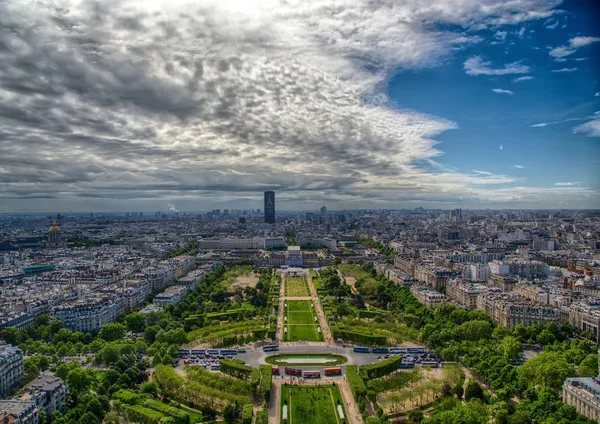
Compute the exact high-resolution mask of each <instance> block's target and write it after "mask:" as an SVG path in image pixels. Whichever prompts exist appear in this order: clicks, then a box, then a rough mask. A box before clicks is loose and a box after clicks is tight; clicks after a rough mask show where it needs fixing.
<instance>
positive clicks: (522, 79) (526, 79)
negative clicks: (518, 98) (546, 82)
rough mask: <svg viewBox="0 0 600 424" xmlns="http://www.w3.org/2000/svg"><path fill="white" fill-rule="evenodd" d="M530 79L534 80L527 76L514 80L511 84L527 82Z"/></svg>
mask: <svg viewBox="0 0 600 424" xmlns="http://www.w3.org/2000/svg"><path fill="white" fill-rule="evenodd" d="M532 79H534V78H533V77H529V76H527V77H519V78H515V79H514V80H513V82H521V81H529V80H532Z"/></svg>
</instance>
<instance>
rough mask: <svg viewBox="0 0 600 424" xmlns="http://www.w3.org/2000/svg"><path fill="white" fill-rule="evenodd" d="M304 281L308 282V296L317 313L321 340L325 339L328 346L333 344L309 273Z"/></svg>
mask: <svg viewBox="0 0 600 424" xmlns="http://www.w3.org/2000/svg"><path fill="white" fill-rule="evenodd" d="M306 280H307V281H308V288H309V290H310V295H311V296H312V300H313V303H314V305H315V312H316V313H317V318H318V319H319V325H320V326H321V332H322V333H323V339H325V343H326V344H327V345H328V346H330V345H332V344H333V337H332V336H331V330H330V329H329V324H327V318H325V312H324V311H323V306H322V305H321V300H320V299H319V296H318V294H317V289H316V288H315V285H314V284H313V280H312V275H310V272H309V273H308V275H307V276H306Z"/></svg>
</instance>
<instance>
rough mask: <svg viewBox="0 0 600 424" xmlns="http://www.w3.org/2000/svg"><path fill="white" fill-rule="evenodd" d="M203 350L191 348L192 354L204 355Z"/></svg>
mask: <svg viewBox="0 0 600 424" xmlns="http://www.w3.org/2000/svg"><path fill="white" fill-rule="evenodd" d="M205 352H206V351H205V350H204V349H192V355H204V353H205Z"/></svg>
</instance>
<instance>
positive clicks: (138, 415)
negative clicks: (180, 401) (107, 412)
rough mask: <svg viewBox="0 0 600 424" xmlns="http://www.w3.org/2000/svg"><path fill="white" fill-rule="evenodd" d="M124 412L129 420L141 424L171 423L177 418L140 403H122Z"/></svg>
mask: <svg viewBox="0 0 600 424" xmlns="http://www.w3.org/2000/svg"><path fill="white" fill-rule="evenodd" d="M121 408H122V411H123V414H124V415H125V417H126V418H127V419H128V420H129V421H133V422H136V423H140V424H169V423H174V422H175V420H174V419H173V418H171V417H165V416H164V415H163V414H161V413H160V412H157V411H155V410H154V409H150V408H144V407H143V406H140V405H121Z"/></svg>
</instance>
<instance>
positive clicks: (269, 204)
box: [265, 191, 275, 224]
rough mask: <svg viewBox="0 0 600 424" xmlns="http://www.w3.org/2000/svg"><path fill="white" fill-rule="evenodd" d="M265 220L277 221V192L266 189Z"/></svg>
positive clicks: (269, 221)
mask: <svg viewBox="0 0 600 424" xmlns="http://www.w3.org/2000/svg"><path fill="white" fill-rule="evenodd" d="M265 222H268V223H269V224H274V223H275V192H274V191H265Z"/></svg>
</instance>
